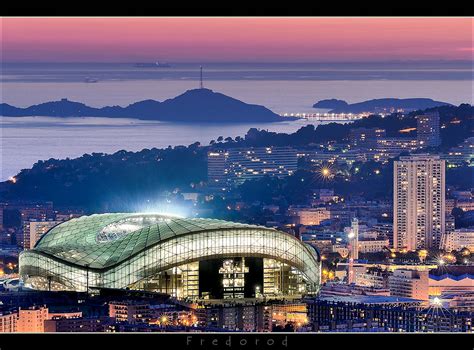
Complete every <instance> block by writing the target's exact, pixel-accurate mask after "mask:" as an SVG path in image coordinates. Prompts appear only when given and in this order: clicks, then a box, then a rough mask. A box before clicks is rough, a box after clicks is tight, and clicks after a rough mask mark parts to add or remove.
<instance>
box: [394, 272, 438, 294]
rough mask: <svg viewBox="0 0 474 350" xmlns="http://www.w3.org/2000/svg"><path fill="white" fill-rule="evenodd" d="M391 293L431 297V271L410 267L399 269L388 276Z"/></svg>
mask: <svg viewBox="0 0 474 350" xmlns="http://www.w3.org/2000/svg"><path fill="white" fill-rule="evenodd" d="M388 287H389V289H390V295H393V296H400V297H407V298H413V299H418V300H428V299H429V293H428V291H429V272H428V271H426V270H425V271H419V270H409V269H397V270H394V271H393V274H392V275H390V276H389V277H388Z"/></svg>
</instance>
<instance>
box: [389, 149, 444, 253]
mask: <svg viewBox="0 0 474 350" xmlns="http://www.w3.org/2000/svg"><path fill="white" fill-rule="evenodd" d="M393 187H394V191H393V195H394V198H393V220H394V222H393V244H394V248H395V249H403V248H405V249H408V250H417V249H421V248H432V247H439V244H440V241H441V235H442V234H443V233H444V231H445V191H446V190H445V187H446V185H445V161H444V160H441V159H440V158H439V157H438V156H431V155H426V154H418V155H412V156H407V157H400V160H399V161H395V162H394V174H393Z"/></svg>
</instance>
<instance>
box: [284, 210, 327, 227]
mask: <svg viewBox="0 0 474 350" xmlns="http://www.w3.org/2000/svg"><path fill="white" fill-rule="evenodd" d="M288 211H289V214H290V216H293V217H295V218H296V222H295V223H296V224H300V225H305V226H312V225H319V224H321V222H322V221H324V220H328V219H330V218H331V212H330V211H329V210H327V209H326V208H324V207H320V208H297V207H294V208H292V207H290V208H289V209H288Z"/></svg>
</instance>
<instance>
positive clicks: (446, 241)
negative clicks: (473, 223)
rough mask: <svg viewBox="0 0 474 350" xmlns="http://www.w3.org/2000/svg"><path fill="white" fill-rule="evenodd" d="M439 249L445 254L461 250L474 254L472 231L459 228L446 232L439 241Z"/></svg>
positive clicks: (473, 231)
mask: <svg viewBox="0 0 474 350" xmlns="http://www.w3.org/2000/svg"><path fill="white" fill-rule="evenodd" d="M441 248H442V249H443V250H445V251H447V252H451V251H453V250H457V251H459V250H461V249H463V248H467V249H469V250H470V251H471V252H474V229H472V228H471V229H469V228H461V229H458V230H454V231H452V232H446V233H445V234H444V235H443V239H442V241H441Z"/></svg>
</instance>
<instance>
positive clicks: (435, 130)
mask: <svg viewBox="0 0 474 350" xmlns="http://www.w3.org/2000/svg"><path fill="white" fill-rule="evenodd" d="M416 136H417V139H418V144H419V145H420V147H437V146H439V145H440V144H441V137H440V133H439V114H438V113H437V112H434V113H429V114H425V115H419V116H417V117H416Z"/></svg>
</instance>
